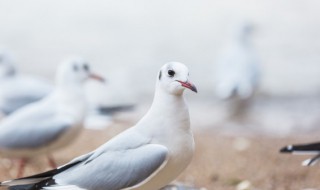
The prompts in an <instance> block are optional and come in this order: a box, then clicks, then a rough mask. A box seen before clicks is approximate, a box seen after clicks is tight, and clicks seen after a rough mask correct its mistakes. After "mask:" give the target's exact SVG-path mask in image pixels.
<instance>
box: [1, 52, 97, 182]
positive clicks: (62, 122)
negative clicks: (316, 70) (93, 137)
mask: <svg viewBox="0 0 320 190" xmlns="http://www.w3.org/2000/svg"><path fill="white" fill-rule="evenodd" d="M89 78H94V79H98V80H100V81H103V78H101V77H99V76H98V75H95V74H93V73H92V72H91V70H90V67H89V64H88V63H87V61H85V60H84V59H82V58H71V59H68V60H66V61H65V62H64V63H62V64H61V65H60V66H59V68H58V71H57V74H56V86H55V89H54V91H53V92H52V93H50V94H49V95H48V96H47V97H45V98H44V99H42V100H40V101H38V102H35V103H31V104H29V105H27V106H25V107H23V108H21V109H19V110H17V111H16V112H14V113H13V114H11V115H9V116H8V117H6V118H4V120H3V121H2V122H1V123H0V155H2V156H5V157H9V158H19V159H20V162H19V171H18V176H19V177H21V176H22V175H23V170H24V166H25V163H26V161H27V160H28V159H29V158H32V157H34V156H37V155H40V154H47V155H48V159H49V163H50V165H51V166H52V167H55V162H54V160H53V158H52V157H51V155H50V153H51V152H52V151H54V150H56V149H58V148H62V147H65V146H66V145H67V144H69V143H70V142H72V141H73V140H74V139H75V138H76V137H77V136H78V133H79V132H80V130H81V127H82V124H83V120H84V117H85V114H86V106H87V105H86V104H87V103H86V99H85V95H84V90H83V83H84V82H85V81H86V80H87V79H89Z"/></svg>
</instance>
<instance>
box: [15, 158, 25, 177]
mask: <svg viewBox="0 0 320 190" xmlns="http://www.w3.org/2000/svg"><path fill="white" fill-rule="evenodd" d="M26 163H27V159H26V158H21V159H20V160H19V164H18V165H19V167H18V174H17V178H21V177H23V173H24V168H25V166H26Z"/></svg>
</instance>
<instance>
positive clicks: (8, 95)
mask: <svg viewBox="0 0 320 190" xmlns="http://www.w3.org/2000/svg"><path fill="white" fill-rule="evenodd" d="M0 89H1V90H0V111H1V112H2V113H3V114H5V115H8V114H11V113H12V112H14V111H15V110H17V109H19V108H21V107H23V106H25V105H27V104H29V103H32V102H36V101H39V100H40V99H42V98H43V97H45V96H47V95H48V94H49V93H50V92H51V91H52V89H53V87H52V85H50V84H49V83H48V82H47V81H46V80H44V79H42V78H41V77H34V76H29V75H23V74H20V73H19V72H17V70H16V68H15V66H14V60H13V58H12V56H11V55H10V54H9V53H8V52H7V51H5V50H4V49H1V50H0Z"/></svg>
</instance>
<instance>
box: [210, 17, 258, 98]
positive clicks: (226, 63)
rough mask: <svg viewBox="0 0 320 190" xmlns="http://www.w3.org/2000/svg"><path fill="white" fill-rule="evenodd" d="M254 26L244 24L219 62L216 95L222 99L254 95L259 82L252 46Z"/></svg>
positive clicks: (256, 60) (224, 50)
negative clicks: (251, 39) (251, 37)
mask: <svg viewBox="0 0 320 190" xmlns="http://www.w3.org/2000/svg"><path fill="white" fill-rule="evenodd" d="M251 30H252V26H251V25H249V24H248V23H243V24H242V25H241V26H239V28H237V29H236V31H235V34H234V37H232V38H231V42H230V43H228V44H227V46H226V48H224V49H223V51H222V53H221V55H220V57H219V59H218V60H217V74H216V77H217V79H216V80H217V85H216V93H217V96H218V97H219V98H221V99H228V98H232V97H238V98H239V99H247V98H249V97H250V96H252V95H253V93H254V90H255V88H256V86H257V84H258V81H259V74H260V73H259V68H258V59H257V56H256V53H255V51H254V49H253V47H252V46H251V44H250V34H251Z"/></svg>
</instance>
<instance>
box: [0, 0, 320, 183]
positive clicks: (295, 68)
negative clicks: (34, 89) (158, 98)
mask: <svg viewBox="0 0 320 190" xmlns="http://www.w3.org/2000/svg"><path fill="white" fill-rule="evenodd" d="M319 6H320V2H319V1H316V0H306V1H298V0H281V1H278V0H261V1H254V0H240V1H239V0H225V1H216V0H200V1H199V0H198V1H192V0H175V1H170V0H162V1H148V0H136V1H125V0H123V1H87V0H69V1H62V0H55V1H53V0H49V1H42V0H29V1H19V0H10V1H9V0H3V1H0V46H3V47H4V48H5V49H7V50H9V51H10V52H11V53H12V54H13V55H14V58H15V65H16V67H17V69H18V70H19V71H20V72H21V73H25V74H30V75H37V76H41V77H44V78H46V79H48V80H49V81H51V82H52V83H53V81H54V74H55V69H56V67H57V65H58V64H59V63H60V62H61V61H62V60H63V59H65V58H66V57H69V56H70V55H80V56H82V57H84V58H86V59H88V60H89V61H90V63H91V64H92V66H93V70H95V71H97V72H98V73H100V74H103V75H104V76H106V78H107V79H108V84H107V85H106V86H101V85H98V84H96V83H90V84H88V87H87V88H88V90H87V93H88V96H89V99H90V100H91V101H93V102H101V103H102V104H105V105H117V104H127V103H130V104H135V105H136V109H135V110H134V111H132V112H130V113H125V114H122V115H121V114H119V120H120V121H121V122H120V124H119V123H118V124H117V123H116V124H114V125H113V126H111V128H108V129H106V134H108V135H104V136H101V138H100V139H101V141H98V142H96V144H93V145H92V146H89V148H87V149H88V150H90V148H93V147H96V146H97V145H99V144H101V143H102V142H105V141H106V139H108V138H110V137H111V136H112V135H114V134H116V133H118V132H120V131H121V130H123V129H125V128H127V127H129V126H131V124H134V123H135V122H136V121H138V119H139V118H140V117H141V116H142V115H143V114H144V113H145V112H146V111H147V109H148V107H149V106H150V104H151V101H152V98H153V93H154V85H155V81H156V77H157V72H158V70H159V68H160V67H161V66H162V65H163V64H164V63H165V62H168V61H179V62H183V63H185V64H186V65H187V66H188V67H189V70H190V74H191V77H190V78H191V80H192V81H193V83H195V84H196V86H197V88H198V90H199V93H198V94H194V93H190V92H187V93H186V96H187V99H188V102H189V105H190V106H189V109H190V115H191V123H192V127H193V130H194V131H195V133H196V143H197V152H196V155H195V159H194V161H193V163H192V164H191V166H190V167H189V168H188V169H187V171H186V172H185V173H184V174H183V175H182V177H181V180H182V181H185V182H188V183H192V184H195V185H196V186H199V187H202V186H203V187H206V188H207V189H236V188H238V189H239V188H242V187H239V184H241V183H242V182H243V181H245V182H248V183H249V185H248V184H247V189H306V188H316V187H318V188H319V187H320V183H319V182H318V181H319V180H317V177H319V174H320V173H319V172H318V171H317V167H315V168H303V167H300V161H301V158H299V157H298V158H296V157H289V156H286V155H280V154H278V149H279V148H281V146H282V145H286V144H290V143H299V142H306V141H313V140H317V138H318V137H319V135H317V134H316V132H319V130H318V128H319V127H318V126H319V123H320V97H319V96H320V78H319V76H320V53H319V49H320V15H319ZM243 22H246V23H250V25H252V27H253V31H252V33H251V35H250V42H251V48H252V49H254V51H255V56H256V57H257V61H256V62H257V63H256V64H257V65H258V67H259V70H260V72H259V73H260V74H259V76H260V79H259V83H258V85H257V88H256V90H255V93H254V97H253V98H251V99H250V102H251V103H250V105H247V107H249V108H247V109H243V112H244V111H245V112H246V114H245V115H246V116H245V117H244V118H241V119H240V120H239V119H238V118H236V119H235V118H233V117H232V118H231V117H229V116H228V115H230V114H229V109H228V108H227V107H228V106H226V102H227V101H228V100H221V99H219V98H218V97H217V96H216V92H215V84H216V82H217V79H216V73H217V72H218V69H217V64H218V62H219V60H220V59H219V57H221V52H222V51H223V49H224V47H225V46H226V44H229V43H231V44H232V43H233V42H232V40H234V33H235V31H236V30H237V26H239V25H241V23H243ZM239 23H240V24H239ZM230 70H232V67H231V68H230ZM0 90H1V89H0ZM141 97H143V98H141ZM124 121H125V122H124ZM88 133H89V134H87V136H86V137H84V138H88V137H94V136H95V135H97V134H96V132H88ZM98 133H100V132H98ZM90 135H91V136H90ZM93 143H94V142H93ZM239 147H240V148H239ZM87 149H85V148H84V150H87ZM80 152H81V151H80ZM77 153H79V152H75V153H74V154H73V155H70V157H71V158H72V157H74V156H76V154H77ZM81 153H82V152H81ZM61 154H62V153H61ZM66 160H68V157H66V158H63V159H62V160H60V161H61V162H64V161H66Z"/></svg>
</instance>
